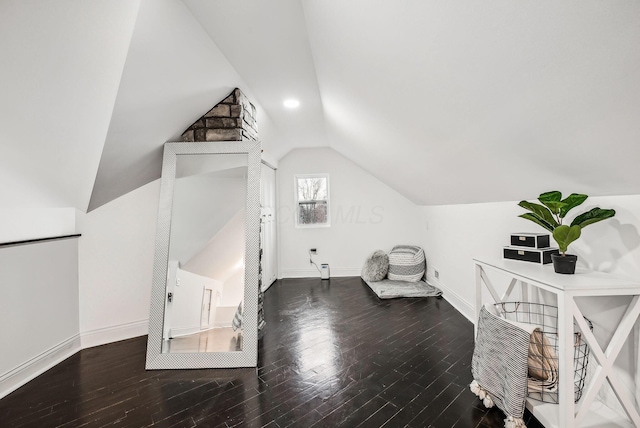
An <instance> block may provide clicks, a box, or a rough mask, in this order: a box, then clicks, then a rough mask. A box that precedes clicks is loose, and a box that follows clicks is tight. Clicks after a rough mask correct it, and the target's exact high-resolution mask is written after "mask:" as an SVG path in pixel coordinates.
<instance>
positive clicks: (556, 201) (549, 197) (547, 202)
mask: <svg viewBox="0 0 640 428" xmlns="http://www.w3.org/2000/svg"><path fill="white" fill-rule="evenodd" d="M538 200H539V201H540V202H542V204H543V205H544V206H545V207H547V208H549V209H550V210H551V212H552V213H554V214H560V209H561V208H562V207H564V206H565V205H566V204H565V203H564V202H562V193H560V192H558V191H557V190H553V191H551V192H545V193H542V194H541V195H540V196H538Z"/></svg>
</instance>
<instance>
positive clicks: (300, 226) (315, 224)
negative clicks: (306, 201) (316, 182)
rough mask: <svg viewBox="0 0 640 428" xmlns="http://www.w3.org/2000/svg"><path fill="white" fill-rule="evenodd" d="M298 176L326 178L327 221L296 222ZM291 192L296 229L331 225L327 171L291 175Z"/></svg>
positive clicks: (298, 206) (329, 187) (329, 188)
mask: <svg viewBox="0 0 640 428" xmlns="http://www.w3.org/2000/svg"><path fill="white" fill-rule="evenodd" d="M300 178H325V179H326V180H327V222H326V223H314V224H299V223H298V218H299V216H298V208H300V205H299V204H298V179H300ZM293 192H294V199H295V209H294V213H295V214H294V215H295V225H296V228H298V229H309V228H316V227H331V186H330V182H329V174H328V173H318V174H295V175H294V176H293Z"/></svg>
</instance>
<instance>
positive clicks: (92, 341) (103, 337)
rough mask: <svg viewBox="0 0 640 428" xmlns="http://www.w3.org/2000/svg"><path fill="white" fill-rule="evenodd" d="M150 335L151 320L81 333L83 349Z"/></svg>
mask: <svg viewBox="0 0 640 428" xmlns="http://www.w3.org/2000/svg"><path fill="white" fill-rule="evenodd" d="M147 333H149V320H142V321H134V322H130V323H126V324H120V325H115V326H111V327H104V328H98V329H95V330H90V331H85V332H82V333H80V337H81V339H82V349H85V348H92V347H94V346H100V345H105V344H107V343H111V342H117V341H119V340H125V339H131V338H132V337H138V336H144V335H145V334H147Z"/></svg>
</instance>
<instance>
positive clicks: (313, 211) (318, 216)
mask: <svg viewBox="0 0 640 428" xmlns="http://www.w3.org/2000/svg"><path fill="white" fill-rule="evenodd" d="M325 223H327V202H326V201H313V202H300V203H299V204H298V224H325Z"/></svg>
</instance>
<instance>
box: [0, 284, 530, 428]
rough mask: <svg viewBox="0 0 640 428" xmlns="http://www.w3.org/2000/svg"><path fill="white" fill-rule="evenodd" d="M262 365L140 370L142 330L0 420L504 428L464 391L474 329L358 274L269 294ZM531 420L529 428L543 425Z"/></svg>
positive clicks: (87, 358) (277, 287)
mask: <svg viewBox="0 0 640 428" xmlns="http://www.w3.org/2000/svg"><path fill="white" fill-rule="evenodd" d="M265 316H266V321H267V331H266V334H265V336H264V338H263V339H262V340H261V342H260V351H259V354H260V359H259V363H258V364H259V366H258V368H257V370H256V369H235V370H173V371H170V370H164V371H145V370H144V359H145V350H146V337H140V338H135V339H130V340H126V341H122V342H117V343H113V344H109V345H104V346H99V347H95V348H91V349H85V350H83V351H81V352H79V353H78V354H76V355H74V356H72V357H71V358H69V359H67V360H65V361H64V362H62V363H61V364H59V365H57V366H56V367H54V368H52V369H51V370H49V371H47V372H46V373H44V374H43V375H41V376H39V377H38V378H36V379H35V380H33V381H32V382H30V383H28V384H27V385H25V386H24V387H22V388H20V389H19V390H17V391H15V392H14V393H12V394H10V395H9V396H7V397H5V398H4V399H2V400H0V427H3V428H4V427H39V428H40V427H58V426H60V427H74V428H75V427H89V426H90V427H102V426H119V427H146V426H157V427H194V426H198V427H233V426H247V427H261V426H266V427H269V428H278V427H288V426H291V427H305V428H306V427H311V426H314V427H338V426H339V427H347V428H351V427H381V426H384V427H389V428H394V427H405V426H408V427H502V426H503V425H504V422H503V418H504V415H503V414H502V413H501V412H500V411H499V410H496V409H491V410H486V409H484V408H483V406H482V404H481V403H480V401H479V400H478V399H477V398H476V397H475V396H474V395H473V394H472V393H471V392H470V391H469V390H468V387H467V385H468V384H469V382H470V381H471V374H470V364H471V355H472V351H473V325H472V324H471V323H470V322H469V321H467V320H466V319H465V318H464V317H463V316H462V315H460V314H459V313H458V312H457V311H456V310H455V309H454V308H453V307H452V306H451V305H450V304H449V303H447V302H446V301H445V300H444V299H440V298H433V297H430V298H425V299H395V300H384V301H383V300H379V299H378V298H377V297H376V296H375V295H374V294H373V293H371V291H370V290H369V289H368V288H367V286H366V285H365V284H364V283H363V282H361V280H360V278H335V279H331V281H330V282H327V281H325V282H321V281H320V280H319V279H296V280H293V279H289V280H283V281H278V282H277V283H276V284H274V285H273V286H272V287H271V288H270V289H269V290H268V291H267V293H266V295H265ZM529 418H530V416H529V415H525V420H526V421H527V425H528V426H529V428H534V427H538V426H539V424H537V422H536V421H535V419H533V418H531V420H529Z"/></svg>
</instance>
